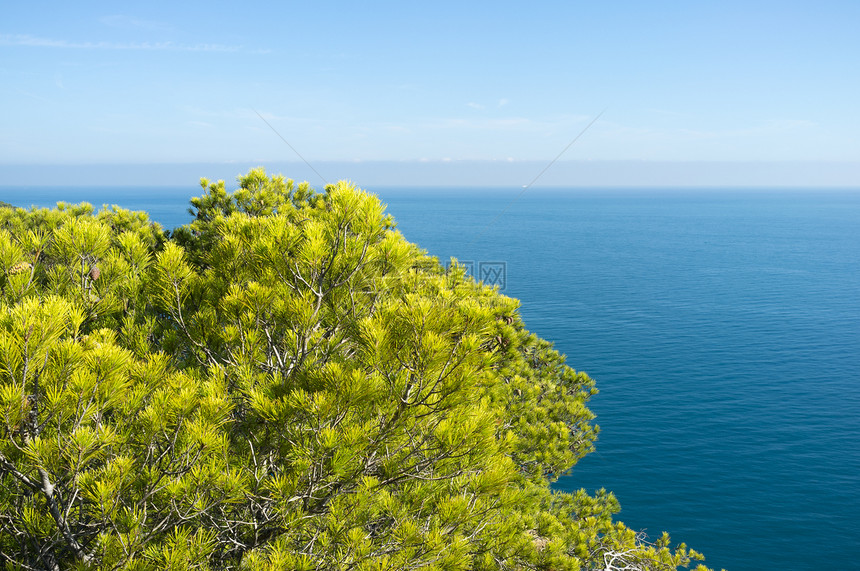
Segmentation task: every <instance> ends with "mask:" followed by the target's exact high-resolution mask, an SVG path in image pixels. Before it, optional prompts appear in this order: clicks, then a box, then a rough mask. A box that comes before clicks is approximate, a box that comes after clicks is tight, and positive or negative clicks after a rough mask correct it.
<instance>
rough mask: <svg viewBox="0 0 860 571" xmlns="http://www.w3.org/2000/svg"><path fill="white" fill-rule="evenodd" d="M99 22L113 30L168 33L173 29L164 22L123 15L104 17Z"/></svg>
mask: <svg viewBox="0 0 860 571" xmlns="http://www.w3.org/2000/svg"><path fill="white" fill-rule="evenodd" d="M99 22H101V23H102V24H104V25H105V26H110V27H112V28H126V29H129V28H132V29H137V30H148V31H151V32H166V31H170V30H171V29H172V28H171V27H170V26H169V25H168V24H165V23H164V22H156V21H155V20H141V19H138V18H132V17H130V16H124V15H121V14H113V15H110V16H104V17H103V18H100V19H99Z"/></svg>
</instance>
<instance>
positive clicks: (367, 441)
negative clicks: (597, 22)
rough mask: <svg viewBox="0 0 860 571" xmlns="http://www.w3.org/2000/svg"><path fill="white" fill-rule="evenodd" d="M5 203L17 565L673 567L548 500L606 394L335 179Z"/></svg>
mask: <svg viewBox="0 0 860 571" xmlns="http://www.w3.org/2000/svg"><path fill="white" fill-rule="evenodd" d="M202 187H203V194H202V196H200V197H197V198H193V199H192V200H191V204H192V209H191V214H192V215H193V216H194V220H193V221H192V222H191V223H190V224H189V225H187V226H185V227H182V228H179V229H177V230H176V231H175V232H173V233H172V235H168V233H165V232H164V231H163V230H162V229H161V228H160V227H158V225H156V224H152V223H150V222H149V220H148V218H147V217H146V215H145V214H143V213H132V212H128V211H125V210H122V209H120V208H117V207H112V208H108V209H103V210H101V211H99V212H95V211H94V209H93V208H92V207H91V206H89V205H86V204H83V205H77V206H71V205H65V204H62V203H61V204H60V205H58V208H56V209H53V210H48V209H33V210H29V211H27V210H23V209H12V208H3V209H0V433H2V440H0V482H2V486H0V553H2V555H0V557H2V558H3V560H4V561H5V564H6V567H7V568H8V569H66V568H77V569H163V568H171V569H172V568H176V569H180V568H181V569H186V568H195V569H234V568H240V569H315V570H316V569H320V570H322V569H356V570H372V569H373V570H375V569H380V570H381V569H404V570H406V569H427V570H431V569H440V570H441V569H481V570H483V569H486V570H489V569H570V570H574V569H675V568H676V567H678V566H686V565H688V564H689V563H690V562H691V561H693V560H695V559H698V558H700V556H699V555H698V554H697V553H695V552H694V551H691V550H688V549H687V548H686V546H684V545H683V544H681V545H680V546H677V547H675V548H672V547H671V546H670V542H669V538H668V536H664V537H661V538H660V539H658V540H656V541H655V542H654V543H648V542H647V541H646V538H644V536H641V535H639V534H637V533H635V532H634V531H632V530H630V529H629V528H627V527H626V526H624V525H623V524H621V523H619V522H616V521H613V514H615V513H616V512H617V511H618V504H617V502H616V500H615V498H614V497H613V496H612V495H611V494H609V493H607V492H604V491H601V492H599V493H597V494H595V495H594V496H589V495H588V494H586V493H585V492H584V491H579V492H577V493H574V494H567V493H561V492H557V491H553V490H552V488H551V487H550V484H551V483H552V482H553V481H554V480H555V479H556V478H558V477H559V476H560V475H562V474H565V473H566V472H568V471H569V470H570V468H571V467H572V466H573V465H574V464H575V463H576V461H577V460H578V459H580V458H581V457H582V456H583V455H585V454H586V453H588V452H589V451H591V450H592V449H593V443H594V440H595V438H596V434H597V428H596V427H595V426H594V425H593V424H592V423H591V421H592V420H593V415H592V414H591V412H590V411H589V410H588V408H587V407H586V404H587V401H588V399H589V397H590V396H592V395H593V394H594V393H595V392H596V391H595V387H594V382H593V381H592V379H590V378H589V377H588V376H587V375H585V374H584V373H581V372H576V371H574V370H573V369H571V368H569V367H568V366H567V365H566V364H565V361H564V357H563V356H562V355H560V354H559V353H557V352H556V351H555V350H553V348H552V346H551V345H550V344H549V343H547V342H546V341H543V340H541V339H539V338H538V337H536V336H535V335H533V334H531V333H529V332H528V331H527V330H526V329H525V326H524V324H523V322H522V320H521V319H520V317H519V314H518V304H519V302H517V301H516V300H514V299H511V298H507V297H505V296H503V295H501V294H499V292H498V291H497V290H495V289H493V288H490V287H487V286H485V285H482V284H479V283H475V282H474V281H473V280H472V279H471V278H468V277H467V276H466V275H465V273H464V271H463V270H462V269H461V268H459V267H458V266H457V265H456V264H452V266H451V267H450V269H448V270H445V269H443V268H442V266H441V265H440V264H439V263H438V261H437V260H435V259H433V258H431V257H429V256H427V255H426V253H425V252H423V251H422V250H420V249H419V248H418V247H417V246H415V245H413V244H410V243H408V242H407V241H406V240H405V239H404V238H403V237H402V236H401V235H400V234H399V233H398V232H397V230H396V228H395V226H394V221H393V219H392V218H391V217H390V216H388V215H386V214H385V212H384V207H383V205H382V204H381V203H380V202H379V200H378V199H377V198H376V197H375V196H372V195H369V194H367V193H365V192H363V191H361V190H359V189H357V188H355V187H354V186H352V185H350V184H348V183H344V182H341V183H338V184H336V185H330V186H327V187H326V188H325V190H324V192H321V193H317V192H315V191H313V190H312V189H311V188H310V187H309V186H308V185H307V184H302V185H298V186H296V185H294V183H293V181H289V180H285V179H283V177H269V176H268V175H266V173H265V171H263V170H262V169H254V170H252V171H250V172H249V173H248V174H247V175H245V176H242V177H240V178H239V189H238V190H236V191H235V192H227V191H226V187H225V185H224V183H223V182H222V181H219V182H217V183H214V184H210V182H209V181H207V180H205V179H204V180H203V181H202Z"/></svg>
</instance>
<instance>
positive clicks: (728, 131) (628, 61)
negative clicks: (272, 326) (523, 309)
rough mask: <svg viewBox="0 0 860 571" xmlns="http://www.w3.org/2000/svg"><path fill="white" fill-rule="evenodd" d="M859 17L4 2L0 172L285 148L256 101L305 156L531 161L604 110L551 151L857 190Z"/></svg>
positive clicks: (746, 7)
mask: <svg viewBox="0 0 860 571" xmlns="http://www.w3.org/2000/svg"><path fill="white" fill-rule="evenodd" d="M858 22H860V2H856V1H844V2H838V1H823V2H816V3H813V2H791V1H782V2H755V1H748V2H734V1H723V2H704V1H702V2H692V1H690V2H680V1H678V2H659V1H658V2H632V1H631V2H602V3H600V2H516V3H515V2H493V3H490V2H480V3H469V4H461V3H460V2H438V1H437V2H433V3H408V2H364V3H347V2H324V1H323V2H301V3H294V2H283V3H274V2H272V3H255V2H244V3H241V4H239V3H235V4H234V3H224V4H222V3H218V2H175V1H174V2H162V1H158V0H156V1H150V2H146V3H116V2H104V3H98V2H80V3H56V2H38V1H33V2H29V3H24V2H16V3H6V4H5V5H4V6H3V7H2V8H0V78H2V83H0V85H2V87H0V107H2V109H3V112H2V114H0V167H5V170H4V168H0V184H3V183H4V181H3V180H2V178H3V175H4V173H10V172H16V171H14V169H15V168H19V167H27V166H28V165H40V164H60V165H82V164H126V163H135V164H148V163H177V164H178V163H228V164H232V163H239V164H244V163H249V164H262V165H267V164H270V163H276V162H280V163H283V162H284V161H297V160H298V159H297V157H296V156H295V155H294V154H293V151H291V150H290V148H289V147H288V146H287V145H285V144H284V142H283V141H282V140H281V139H279V138H278V136H277V135H275V134H274V133H273V132H272V131H271V130H270V128H269V127H268V126H267V125H266V123H264V122H263V121H262V120H261V119H260V118H259V117H258V116H257V112H259V113H260V114H261V115H262V116H263V117H265V118H266V120H267V121H268V122H269V123H271V125H272V126H273V127H274V128H275V129H276V130H277V131H278V132H279V133H280V134H281V135H282V136H283V137H284V138H285V139H286V140H287V141H289V143H290V144H291V145H292V146H293V147H295V148H296V149H297V150H298V151H299V152H300V153H301V155H302V156H303V157H304V158H306V159H307V160H308V161H309V162H311V163H312V164H313V163H315V162H317V163H320V164H336V163H342V164H350V163H352V164H358V162H359V161H361V162H363V163H365V166H364V167H363V168H364V169H365V170H364V171H361V172H363V173H364V172H368V169H369V171H371V172H372V170H373V169H372V168H369V167H367V166H366V163H373V164H375V163H377V162H380V163H386V162H390V161H397V162H399V163H404V162H405V163H415V164H418V163H422V164H423V165H424V166H423V167H422V168H425V169H426V168H427V167H426V164H430V165H435V164H438V165H440V168H441V167H443V166H444V164H445V163H448V162H451V161H496V162H501V163H510V162H514V163H521V164H528V165H531V164H534V165H539V164H545V163H548V162H549V161H550V160H551V159H553V158H554V157H555V156H556V155H557V154H558V153H559V152H560V151H561V150H562V149H564V148H565V146H566V145H567V144H568V143H569V142H570V141H571V140H572V139H573V138H574V137H575V136H576V135H577V134H578V133H579V132H580V131H581V130H582V129H583V128H584V127H585V126H586V125H587V124H588V123H589V122H590V121H591V120H592V119H593V118H594V117H595V116H596V115H598V114H599V113H600V112H601V111H603V110H605V113H604V114H603V115H602V116H601V117H600V119H599V120H598V121H597V122H595V123H594V124H593V126H592V127H590V128H589V129H588V131H587V132H586V133H585V134H584V135H583V137H582V138H581V139H580V140H579V141H577V143H576V144H575V145H573V146H572V147H571V148H570V149H569V150H568V151H567V152H566V153H565V154H564V155H563V157H562V159H563V160H565V161H598V162H607V164H610V163H611V164H613V165H623V164H634V165H635V164H639V163H642V162H646V163H649V165H652V164H663V163H665V164H670V165H671V164H676V165H677V164H678V163H687V164H688V165H689V164H694V163H698V162H716V163H735V162H738V161H741V162H744V163H751V162H752V163H760V164H771V165H780V164H785V163H793V164H794V166H793V167H792V168H797V166H796V165H797V164H802V165H805V166H803V167H802V169H807V170H809V169H811V170H812V171H815V170H816V169H818V170H819V171H820V170H821V169H826V168H828V167H827V165H828V164H831V163H841V165H840V166H839V168H840V169H841V170H839V172H840V173H842V174H841V175H839V177H841V179H839V180H840V181H841V184H848V185H851V184H853V185H860V168H855V167H854V166H852V165H856V164H858V161H860V112H858V101H860V34H858V33H857V24H858ZM845 163H850V164H849V166H848V167H846V166H845ZM822 165H824V166H822ZM652 166H653V165H652ZM613 168H615V167H613ZM618 168H622V170H623V168H624V167H618ZM667 168H668V167H667ZM727 168H728V167H727ZM773 168H774V169H776V170H778V169H779V167H778V166H775V167H773ZM10 169H11V170H10ZM347 170H348V169H347ZM528 170H529V169H528V168H526V169H524V170H523V172H524V173H526V172H527V171H528ZM538 170H539V169H538ZM634 170H635V169H634ZM201 174H204V173H201ZM285 174H286V173H285ZM535 174H536V173H535ZM523 176H525V174H524V175H523ZM839 177H837V178H839ZM359 182H360V181H359ZM525 182H528V180H525V181H523V183H525ZM562 182H563V181H562Z"/></svg>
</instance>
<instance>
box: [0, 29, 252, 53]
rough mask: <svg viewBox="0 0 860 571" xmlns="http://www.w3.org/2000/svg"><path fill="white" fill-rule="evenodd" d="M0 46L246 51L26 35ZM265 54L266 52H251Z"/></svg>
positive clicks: (7, 38)
mask: <svg viewBox="0 0 860 571" xmlns="http://www.w3.org/2000/svg"><path fill="white" fill-rule="evenodd" d="M0 45H3V46H20V47H30V48H56V49H76V50H115V51H120V50H129V51H130V50H134V51H171V52H241V51H248V50H245V49H244V48H243V47H242V46H225V45H223V44H177V43H175V42H70V41H68V40H55V39H52V38H40V37H37V36H30V35H26V34H0ZM253 51H254V52H255V53H265V52H266V50H253Z"/></svg>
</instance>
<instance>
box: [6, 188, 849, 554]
mask: <svg viewBox="0 0 860 571" xmlns="http://www.w3.org/2000/svg"><path fill="white" fill-rule="evenodd" d="M369 190H370V191H372V192H375V193H377V194H378V195H379V196H380V197H381V198H382V200H383V201H384V202H385V203H387V204H388V211H389V212H390V213H392V214H393V215H394V217H395V219H396V221H397V224H398V228H399V230H400V231H401V232H402V233H403V234H404V235H405V236H406V238H407V239H409V240H410V241H412V242H416V243H418V244H419V245H420V246H422V247H423V248H425V249H426V250H428V251H429V252H430V253H431V254H433V255H436V256H438V257H439V258H440V260H443V261H445V260H448V259H449V258H450V257H456V258H457V259H458V260H460V261H461V262H462V263H466V264H469V265H470V267H471V268H472V269H473V273H474V275H476V276H478V277H483V278H484V279H485V281H487V282H491V283H495V284H497V285H499V287H500V288H502V289H503V293H504V294H506V295H509V296H512V297H516V298H518V299H520V300H521V302H522V306H521V313H522V315H523V317H524V319H525V322H526V325H527V326H528V328H529V329H530V330H532V331H534V332H536V333H537V334H539V335H540V336H541V337H544V338H546V339H549V340H551V341H553V342H554V343H555V346H556V348H557V349H558V350H559V351H561V352H563V353H565V354H566V355H567V357H568V364H569V365H571V366H572V367H574V368H576V369H578V370H583V371H586V372H587V373H589V374H590V375H591V376H592V377H594V378H595V379H596V380H597V385H598V388H599V389H600V394H599V395H598V396H596V397H594V399H593V400H592V402H591V408H592V410H593V411H594V412H595V413H596V414H597V421H596V422H597V423H598V424H599V425H600V427H601V432H600V437H599V440H598V442H597V450H596V451H595V452H594V453H592V454H590V455H589V456H587V457H586V458H585V459H583V460H582V461H580V462H579V464H577V465H576V466H575V467H574V468H573V470H572V472H571V473H570V474H569V475H567V476H564V477H563V478H562V479H561V480H559V481H558V482H557V484H556V487H557V488H558V489H561V490H574V489H579V488H585V489H587V490H590V491H593V490H596V489H599V488H606V489H608V490H611V491H613V492H614V493H615V494H616V496H617V497H618V499H619V501H620V503H621V507H622V511H621V513H620V514H618V516H617V518H618V519H620V520H621V521H624V522H625V523H626V524H627V525H629V526H630V527H632V528H634V529H637V530H645V531H646V532H647V533H648V534H649V535H651V536H652V537H655V538H656V537H659V536H660V534H661V533H662V532H663V531H664V530H665V531H668V532H669V533H670V534H671V535H672V537H673V539H674V540H675V541H683V542H685V543H687V545H688V546H690V547H691V548H694V549H696V550H699V551H701V552H703V553H704V554H705V555H706V557H707V560H706V563H707V564H708V565H709V566H711V567H714V568H717V569H719V568H726V569H730V570H736V571H739V570H746V569H750V570H761V569H792V570H813V569H816V570H817V569H839V570H847V569H858V568H860V190H853V191H852V190H821V189H819V190H816V189H805V190H798V189H791V190H786V189H755V190H752V189H750V190H742V189H696V190H693V189H689V190H684V189H673V190H665V189H653V188H652V189H591V190H590V189H539V188H531V189H527V190H524V189H520V188H482V189H475V188H460V189H452V188H444V189H436V188H403V189H394V188H370V189H369ZM193 194H199V188H195V187H193V186H189V187H183V188H158V189H155V190H152V189H143V188H129V187H117V188H96V189H87V188H75V187H66V188H46V187H42V188H26V189H11V188H0V200H2V201H6V202H11V203H14V204H18V205H30V204H37V205H48V206H50V205H52V204H53V203H54V202H56V201H57V200H66V201H70V202H77V201H81V200H86V201H89V202H91V203H94V204H96V205H101V204H103V203H118V204H120V205H122V206H124V207H127V208H132V209H144V210H148V211H149V212H150V213H151V215H152V218H153V219H155V220H156V221H159V222H161V223H162V224H163V225H164V226H166V227H168V228H172V227H174V226H177V225H179V224H182V223H185V222H187V221H189V220H190V217H189V216H188V214H187V213H186V208H187V199H188V197H190V196H191V195H193Z"/></svg>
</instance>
